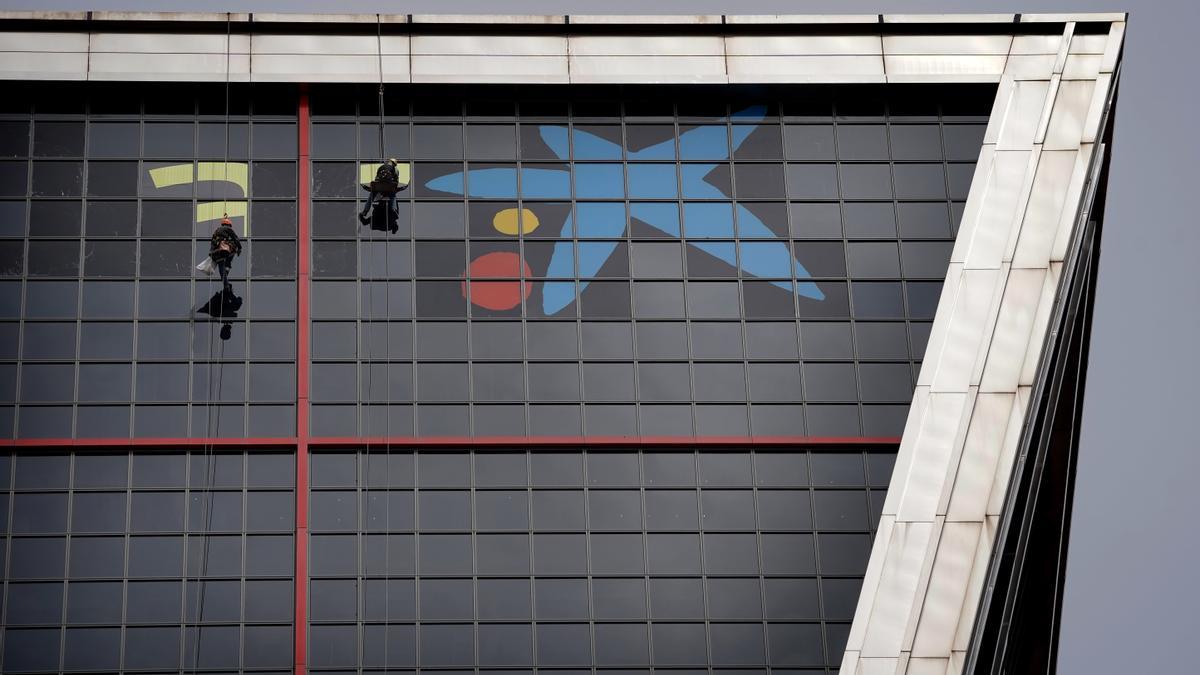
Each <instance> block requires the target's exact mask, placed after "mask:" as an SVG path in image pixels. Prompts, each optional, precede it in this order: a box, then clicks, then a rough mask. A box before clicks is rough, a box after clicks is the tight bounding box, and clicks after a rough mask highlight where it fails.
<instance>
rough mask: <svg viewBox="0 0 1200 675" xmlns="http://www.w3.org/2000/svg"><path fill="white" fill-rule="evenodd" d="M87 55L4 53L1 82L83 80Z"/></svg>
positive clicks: (1, 61)
mask: <svg viewBox="0 0 1200 675" xmlns="http://www.w3.org/2000/svg"><path fill="white" fill-rule="evenodd" d="M87 66H88V58H87V54H59V53H52V52H6V53H3V54H0V79H3V80H85V79H87Z"/></svg>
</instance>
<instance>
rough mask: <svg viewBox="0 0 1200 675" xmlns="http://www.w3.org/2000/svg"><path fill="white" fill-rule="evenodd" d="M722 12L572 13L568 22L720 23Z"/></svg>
mask: <svg viewBox="0 0 1200 675" xmlns="http://www.w3.org/2000/svg"><path fill="white" fill-rule="evenodd" d="M721 19H722V17H721V15H720V14H572V15H570V16H569V17H567V21H568V23H577V24H614V23H627V24H664V23H665V24H686V25H696V24H719V23H721Z"/></svg>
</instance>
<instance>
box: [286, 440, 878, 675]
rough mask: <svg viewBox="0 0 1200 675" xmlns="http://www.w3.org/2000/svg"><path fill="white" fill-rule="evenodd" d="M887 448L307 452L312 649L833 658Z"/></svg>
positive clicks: (647, 661) (328, 656) (506, 664)
mask: <svg viewBox="0 0 1200 675" xmlns="http://www.w3.org/2000/svg"><path fill="white" fill-rule="evenodd" d="M894 458H895V455H894V451H893V450H892V449H890V448H885V449H882V450H880V451H872V452H863V451H861V450H854V451H843V452H824V451H816V450H814V451H811V452H806V451H804V450H794V449H793V450H786V451H756V452H753V453H751V452H749V451H747V450H744V449H739V450H735V451H730V450H721V451H701V452H695V451H686V452H684V451H663V450H652V449H646V450H642V451H636V450H596V451H588V452H580V451H578V450H570V451H566V452H563V451H533V452H524V451H522V452H494V451H476V452H474V453H470V454H468V453H459V452H446V451H437V450H434V451H420V452H415V453H414V452H403V453H397V452H390V453H389V452H386V451H385V450H384V449H383V448H375V449H374V450H373V451H372V450H371V449H370V448H360V449H358V450H357V451H354V450H350V451H342V452H328V453H319V454H314V455H313V456H312V485H313V489H312V492H311V497H310V502H309V503H310V509H311V513H312V520H311V522H310V531H311V532H312V535H311V543H310V545H311V549H310V554H311V558H310V560H311V569H310V575H311V582H310V584H311V586H310V588H311V590H310V595H309V597H310V604H309V621H310V623H309V644H310V661H309V666H310V668H311V669H313V672H326V669H329V670H328V672H334V669H346V668H349V669H354V668H358V667H362V668H385V667H386V668H413V667H416V666H418V665H420V666H421V667H422V668H425V667H430V668H466V669H474V668H479V669H503V668H514V667H515V668H522V667H524V668H528V667H529V666H531V665H533V664H537V666H538V667H539V668H545V669H555V670H557V669H580V668H582V669H584V670H582V671H576V670H571V672H581V673H586V672H590V670H589V669H591V668H592V667H593V666H594V667H596V668H614V669H621V668H646V667H648V666H653V667H655V668H657V669H670V668H685V669H691V670H694V669H697V668H699V669H706V668H708V667H710V666H711V667H712V668H734V669H744V668H751V669H755V668H757V669H761V668H763V667H764V666H769V667H771V668H775V669H785V670H787V669H793V668H812V669H815V670H812V671H807V670H806V671H804V672H825V671H824V670H823V668H824V667H829V668H834V669H836V668H837V667H838V665H839V664H840V663H841V657H842V650H843V647H844V645H845V641H846V635H847V633H848V631H849V629H850V623H849V622H850V619H851V618H852V615H853V612H854V608H855V605H856V603H857V601H858V591H859V587H860V585H861V583H862V575H863V572H864V571H865V567H866V562H867V557H868V554H869V551H870V547H871V535H872V534H873V533H874V529H875V527H876V526H877V525H878V519H879V512H880V510H881V509H882V506H883V496H884V492H885V491H886V487H887V483H888V479H889V478H890V476H891V470H892V462H893V461H894ZM728 672H730V675H732V672H733V671H728Z"/></svg>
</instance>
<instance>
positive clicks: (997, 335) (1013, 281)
mask: <svg viewBox="0 0 1200 675" xmlns="http://www.w3.org/2000/svg"><path fill="white" fill-rule="evenodd" d="M1045 278H1046V271H1045V269H1016V270H1010V271H1009V275H1008V283H1007V284H1005V287H1004V298H1003V299H1002V300H1001V301H1000V316H999V318H998V319H997V321H996V330H995V332H994V333H993V336H992V343H991V346H990V347H989V348H988V354H987V365H986V366H984V370H983V379H982V380H981V381H980V383H979V391H980V392H1011V391H1016V389H1017V384H1018V381H1019V379H1020V377H1021V362H1022V361H1023V360H1024V356H1025V353H1026V352H1027V351H1028V349H1029V346H1030V344H1031V341H1033V340H1035V339H1036V336H1033V335H1032V330H1033V316H1034V312H1035V311H1036V310H1037V307H1038V305H1039V303H1040V302H1041V301H1042V300H1043V298H1041V297H1040V296H1041V293H1042V288H1043V281H1044V280H1045Z"/></svg>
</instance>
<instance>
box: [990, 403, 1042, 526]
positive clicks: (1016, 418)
mask: <svg viewBox="0 0 1200 675" xmlns="http://www.w3.org/2000/svg"><path fill="white" fill-rule="evenodd" d="M1031 390H1032V387H1029V386H1024V385H1022V386H1020V387H1018V388H1017V395H1016V398H1014V399H1013V406H1012V409H1011V410H1010V411H1009V418H1008V426H1007V427H1006V428H1005V429H1004V438H1003V440H1002V441H1001V443H1000V455H999V456H998V457H997V458H996V472H995V475H994V476H993V477H992V484H991V487H990V489H988V490H987V511H986V515H985V516H984V517H985V518H991V517H999V515H1000V512H1001V511H1002V510H1003V509H1004V498H1005V496H1007V494H1008V484H1009V480H1010V478H1011V476H1012V467H1013V462H1014V461H1016V457H1017V449H1018V447H1019V446H1020V444H1021V434H1022V433H1023V431H1024V427H1023V423H1024V421H1025V412H1026V411H1027V410H1028V409H1029V397H1030V395H1031ZM990 541H991V540H989V542H990ZM989 545H990V543H989Z"/></svg>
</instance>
